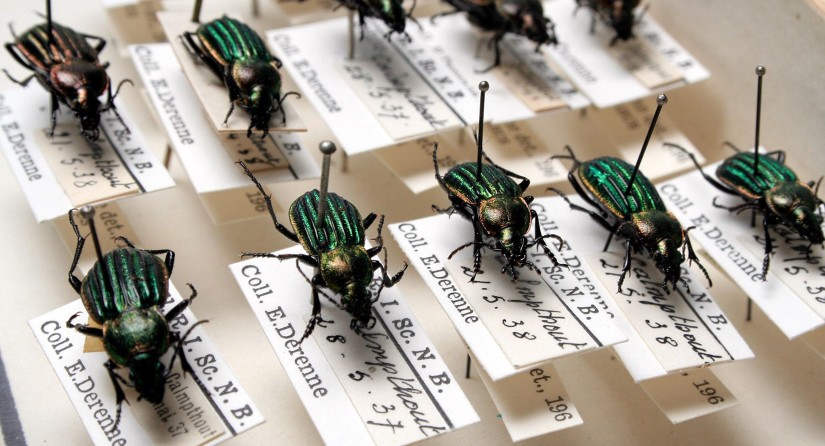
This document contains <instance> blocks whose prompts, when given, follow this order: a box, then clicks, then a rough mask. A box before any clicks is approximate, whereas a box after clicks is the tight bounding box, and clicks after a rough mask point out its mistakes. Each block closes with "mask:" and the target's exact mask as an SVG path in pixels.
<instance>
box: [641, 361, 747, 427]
mask: <svg viewBox="0 0 825 446" xmlns="http://www.w3.org/2000/svg"><path fill="white" fill-rule="evenodd" d="M641 386H642V388H643V389H644V390H645V392H647V394H648V395H649V396H650V398H651V399H652V400H653V402H655V403H656V405H657V406H659V409H661V411H662V412H663V413H664V414H665V415H666V416H667V417H668V419H669V420H670V422H671V423H673V424H678V423H682V422H685V421H688V420H692V419H694V418H698V417H701V416H704V415H708V414H711V413H715V412H718V411H720V410H723V409H727V408H729V407H734V406H738V405H739V401H737V400H736V397H735V396H734V395H733V394H732V393H731V392H730V390H728V388H727V387H725V385H724V384H723V383H722V381H721V380H719V378H718V377H717V376H716V375H714V374H713V372H712V371H711V370H710V369H707V368H704V369H703V368H699V369H693V370H690V371H687V372H684V373H676V374H673V375H668V376H665V377H662V378H657V379H651V380H648V381H644V382H642V383H641Z"/></svg>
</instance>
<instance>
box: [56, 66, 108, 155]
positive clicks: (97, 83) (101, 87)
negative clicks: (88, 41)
mask: <svg viewBox="0 0 825 446" xmlns="http://www.w3.org/2000/svg"><path fill="white" fill-rule="evenodd" d="M49 79H50V81H51V83H52V87H53V88H54V89H55V90H57V91H58V92H59V96H60V98H61V99H63V100H64V101H65V103H66V105H68V106H69V108H70V109H71V110H72V111H73V112H74V113H75V115H76V116H77V117H78V119H80V128H81V129H82V131H83V134H84V135H85V136H86V137H88V138H90V139H97V136H98V128H97V127H98V125H99V124H100V100H98V96H100V95H102V94H103V93H105V92H106V90H107V89H108V88H109V76H108V75H107V74H106V69H105V68H104V67H103V66H102V65H100V64H97V63H92V62H88V61H84V60H77V61H72V62H66V63H62V64H55V65H54V66H53V67H52V70H51V75H50V78H49Z"/></svg>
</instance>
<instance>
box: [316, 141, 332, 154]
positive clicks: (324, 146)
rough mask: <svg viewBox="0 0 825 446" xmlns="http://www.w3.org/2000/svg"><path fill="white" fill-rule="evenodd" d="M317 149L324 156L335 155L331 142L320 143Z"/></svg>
mask: <svg viewBox="0 0 825 446" xmlns="http://www.w3.org/2000/svg"><path fill="white" fill-rule="evenodd" d="M318 149H320V150H321V153H323V154H324V155H332V154H333V153H335V150H336V148H335V143H334V142H332V141H321V144H319V145H318Z"/></svg>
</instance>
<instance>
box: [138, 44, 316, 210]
mask: <svg viewBox="0 0 825 446" xmlns="http://www.w3.org/2000/svg"><path fill="white" fill-rule="evenodd" d="M129 51H130V53H131V55H132V59H133V60H134V62H135V66H136V67H137V71H138V74H139V75H140V77H141V80H142V81H143V84H144V85H145V86H146V88H147V93H148V96H149V99H150V100H151V102H152V105H153V106H154V108H155V112H156V113H157V115H158V118H159V120H160V122H161V124H162V125H163V127H164V129H165V130H166V134H167V136H168V138H169V141H170V144H171V145H172V147H173V148H174V150H175V153H176V154H177V155H178V156H179V157H180V160H181V162H182V164H183V167H184V168H185V169H186V172H187V174H188V176H189V179H190V180H191V181H192V184H193V186H194V187H195V190H196V191H197V192H198V194H201V198H202V200H203V201H204V204H205V206H206V208H207V211H209V213H210V216H211V217H212V219H213V221H215V222H220V223H224V222H229V221H235V220H239V219H245V218H249V217H250V216H252V215H254V214H252V213H250V212H249V209H248V208H237V207H236V206H234V205H233V203H234V202H235V201H236V200H234V199H233V197H237V195H238V194H235V193H227V191H229V190H233V189H235V190H237V189H241V188H249V186H250V185H251V183H250V181H249V178H248V177H247V176H246V174H244V172H243V170H242V169H241V168H240V167H239V166H237V165H235V164H234V162H235V161H238V160H239V159H247V158H244V157H245V155H244V154H243V153H240V152H238V153H237V155H238V156H237V157H232V156H229V155H228V153H227V149H226V142H227V141H226V140H225V138H231V137H230V136H225V137H223V138H222V137H219V136H217V135H216V134H215V132H214V131H212V129H211V125H210V124H209V122H208V120H207V118H206V116H204V114H203V112H202V110H201V109H200V105H199V104H198V102H197V99H196V97H195V93H194V92H193V91H192V88H191V87H190V85H189V82H187V80H186V78H185V76H184V75H183V73H182V72H181V70H180V65H178V63H177V60H176V58H175V57H174V53H173V51H172V48H171V47H170V46H169V44H151V45H134V46H131V47H129ZM240 138H244V139H245V138H246V136H241V137H240ZM268 138H269V141H268V142H267V143H266V144H265V145H264V146H263V148H264V149H265V150H266V151H267V152H268V153H270V154H273V156H275V155H274V152H275V150H278V152H280V155H281V158H283V159H285V161H286V164H288V166H286V167H284V168H280V169H270V170H266V171H261V172H260V173H258V174H256V176H257V177H258V179H259V180H260V181H261V182H262V183H263V184H269V183H278V182H286V181H295V180H296V179H307V178H317V177H318V176H319V175H320V172H321V170H320V168H319V167H318V165H317V163H316V162H315V160H314V158H313V157H312V156H311V155H310V154H309V150H307V148H306V146H305V145H304V144H303V143H302V141H301V139H300V137H299V136H298V135H297V134H295V133H284V132H280V133H270V134H269V137H268ZM229 143H230V147H231V146H232V145H233V144H236V143H237V140H234V141H229ZM241 150H243V149H241Z"/></svg>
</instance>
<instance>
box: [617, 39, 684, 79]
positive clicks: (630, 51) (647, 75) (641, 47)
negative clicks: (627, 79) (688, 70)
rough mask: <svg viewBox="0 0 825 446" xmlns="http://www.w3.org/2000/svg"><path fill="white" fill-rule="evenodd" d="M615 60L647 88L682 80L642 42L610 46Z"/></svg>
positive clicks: (677, 73)
mask: <svg viewBox="0 0 825 446" xmlns="http://www.w3.org/2000/svg"><path fill="white" fill-rule="evenodd" d="M609 51H610V52H611V53H612V54H613V56H614V57H615V58H616V60H617V61H618V62H619V63H620V64H621V65H622V66H623V67H624V68H625V69H626V70H627V71H629V72H631V73H633V76H635V77H636V79H637V80H638V81H639V82H641V83H642V84H643V85H644V86H646V87H647V88H651V89H652V88H659V87H661V86H663V85H667V84H670V83H673V82H677V81H680V80H682V78H683V76H682V73H681V72H680V71H679V70H677V69H676V67H675V66H673V64H672V63H670V61H668V60H667V59H665V58H664V56H662V55H661V54H659V53H657V52H656V51H654V50H653V48H651V47H650V46H648V45H647V44H645V42H644V41H642V40H639V39H635V40H628V41H627V42H621V43H620V44H617V45H615V46H611V47H610V49H609Z"/></svg>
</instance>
